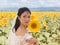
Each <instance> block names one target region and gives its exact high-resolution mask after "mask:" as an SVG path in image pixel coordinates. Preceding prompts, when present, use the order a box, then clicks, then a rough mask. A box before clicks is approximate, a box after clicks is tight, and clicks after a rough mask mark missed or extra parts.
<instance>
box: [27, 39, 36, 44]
mask: <svg viewBox="0 0 60 45" xmlns="http://www.w3.org/2000/svg"><path fill="white" fill-rule="evenodd" d="M26 42H27V43H30V44H37V39H36V38H30V39H27V40H26Z"/></svg>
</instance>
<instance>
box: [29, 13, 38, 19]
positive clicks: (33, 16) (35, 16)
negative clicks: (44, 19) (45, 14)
mask: <svg viewBox="0 0 60 45" xmlns="http://www.w3.org/2000/svg"><path fill="white" fill-rule="evenodd" d="M37 18H38V16H37V15H36V14H31V16H30V20H36V19H37Z"/></svg>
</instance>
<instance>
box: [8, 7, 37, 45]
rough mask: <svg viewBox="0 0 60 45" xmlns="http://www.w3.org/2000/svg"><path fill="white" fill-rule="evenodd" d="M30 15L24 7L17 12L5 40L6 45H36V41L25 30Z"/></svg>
mask: <svg viewBox="0 0 60 45" xmlns="http://www.w3.org/2000/svg"><path fill="white" fill-rule="evenodd" d="M30 15H31V12H30V10H29V9H28V8H26V7H22V8H20V9H19V10H18V13H17V15H16V17H15V19H14V22H13V25H12V29H11V30H10V33H9V36H8V39H7V45H37V39H36V38H33V37H32V34H31V33H29V31H28V29H27V26H28V23H29V21H30Z"/></svg>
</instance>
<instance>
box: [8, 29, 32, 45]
mask: <svg viewBox="0 0 60 45" xmlns="http://www.w3.org/2000/svg"><path fill="white" fill-rule="evenodd" d="M28 38H32V35H31V34H30V33H29V31H28V30H27V33H26V34H25V35H24V36H16V35H15V33H14V32H12V31H11V32H10V34H9V36H8V39H7V45H27V44H28V43H26V39H28Z"/></svg>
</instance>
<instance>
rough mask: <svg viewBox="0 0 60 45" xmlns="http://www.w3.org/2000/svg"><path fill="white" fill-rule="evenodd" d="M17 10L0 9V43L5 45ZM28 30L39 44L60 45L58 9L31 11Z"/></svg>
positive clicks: (59, 12)
mask: <svg viewBox="0 0 60 45" xmlns="http://www.w3.org/2000/svg"><path fill="white" fill-rule="evenodd" d="M16 14H17V11H0V45H6V39H7V38H8V35H9V31H10V29H11V27H12V22H13V20H14V17H15V16H16ZM28 29H29V31H30V32H31V33H32V35H33V37H35V38H37V40H38V44H39V45H60V11H32V14H31V16H30V23H29V25H28Z"/></svg>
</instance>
